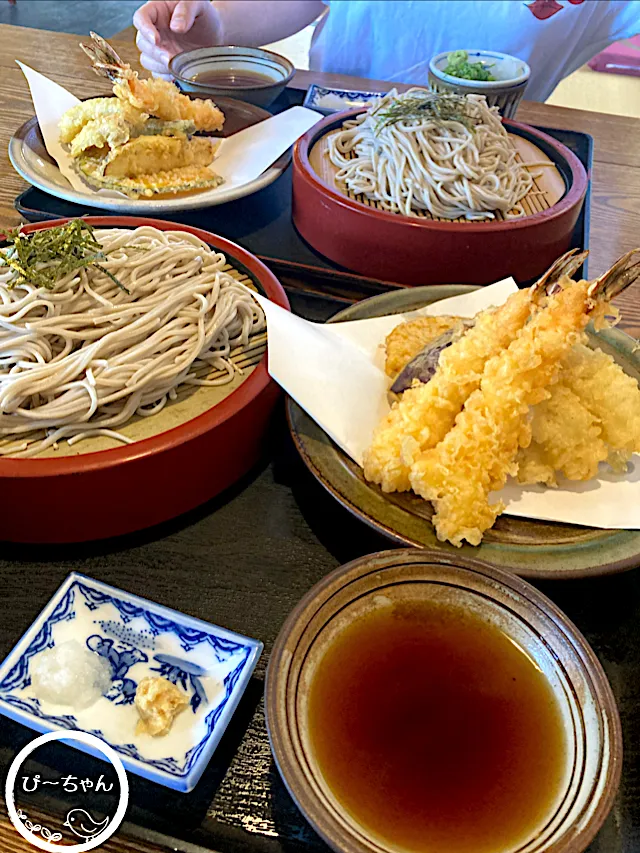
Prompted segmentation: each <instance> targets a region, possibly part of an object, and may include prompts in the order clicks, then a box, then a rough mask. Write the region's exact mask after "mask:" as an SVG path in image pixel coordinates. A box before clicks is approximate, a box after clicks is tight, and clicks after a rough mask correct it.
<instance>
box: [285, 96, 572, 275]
mask: <svg viewBox="0 0 640 853" xmlns="http://www.w3.org/2000/svg"><path fill="white" fill-rule="evenodd" d="M361 112H362V110H361V109H356V110H350V111H348V112H342V113H338V114H335V115H331V116H328V117H327V118H326V119H324V120H323V121H321V122H319V123H318V124H316V125H315V126H314V127H313V128H311V130H309V131H308V132H307V133H306V134H305V135H304V136H302V137H301V138H300V139H299V140H298V142H297V143H296V146H295V149H294V155H293V221H294V223H295V226H296V228H297V229H298V231H299V233H300V234H301V235H302V237H304V239H305V240H306V241H307V242H308V243H310V244H311V246H312V247H313V248H314V249H315V250H316V251H317V252H320V253H321V254H322V255H325V256H326V257H327V258H329V259H330V260H331V261H333V262H334V263H337V264H340V265H342V266H344V267H346V268H347V269H349V270H353V271H354V272H357V273H359V274H361V275H364V276H368V277H371V278H376V279H383V280H386V281H394V282H398V283H400V284H433V283H438V282H443V281H448V282H466V283H470V284H486V283H487V282H491V281H496V280H498V279H500V278H503V277H506V276H509V275H512V276H513V277H514V278H515V279H516V280H517V281H520V282H524V281H528V280H530V279H532V278H535V277H536V276H537V275H539V274H540V273H541V272H542V271H543V270H545V269H547V267H548V266H550V264H551V263H552V262H553V261H554V260H555V259H556V258H558V257H559V256H560V255H562V254H563V253H564V252H566V251H567V250H568V249H569V248H570V246H571V242H572V236H573V232H574V228H575V225H576V222H577V220H578V217H579V215H580V211H581V209H582V205H583V203H584V199H585V195H586V192H587V187H588V183H589V179H588V176H587V173H586V170H585V168H584V166H583V165H582V163H581V162H580V160H579V159H578V158H577V157H576V156H575V154H573V153H572V152H571V151H570V150H569V149H568V148H567V147H566V146H564V145H563V144H562V143H561V142H558V141H557V140H556V139H553V138H552V137H551V136H549V135H547V134H546V133H543V132H542V131H539V130H536V129H535V128H532V127H529V126H528V125H524V124H520V123H518V122H514V121H509V120H506V119H505V120H504V125H505V127H506V129H507V131H508V132H509V134H510V135H511V136H512V137H513V138H514V139H515V140H516V141H517V145H520V143H522V144H523V145H526V146H528V147H529V149H530V150H531V151H534V152H535V151H537V152H538V154H539V155H540V156H541V158H544V160H545V162H546V165H548V166H553V170H554V172H555V173H556V175H557V182H558V184H559V187H560V188H561V189H560V190H559V191H558V192H557V193H555V195H554V196H553V197H552V199H551V201H549V202H548V204H538V203H537V202H535V201H534V203H533V204H532V206H531V207H530V208H529V209H528V215H525V216H522V217H519V218H509V219H504V220H500V221H498V220H496V221H483V222H459V221H456V222H451V221H441V220H440V221H436V220H433V219H430V218H422V217H420V218H419V217H407V216H403V215H399V214H396V213H391V212H388V211H385V210H381V209H377V208H376V207H375V206H373V205H370V204H368V203H363V202H362V201H361V200H359V199H358V198H356V197H353V196H351V197H349V196H348V195H346V194H345V193H343V192H342V191H340V190H339V189H338V188H337V187H336V185H335V184H333V185H332V182H331V181H330V179H329V178H328V176H327V174H325V170H324V169H323V163H326V157H325V156H324V155H325V151H324V150H323V151H322V152H321V153H320V154H318V150H319V149H323V147H326V137H327V135H328V134H329V133H331V132H332V131H335V130H337V129H339V128H340V127H341V126H342V124H343V122H344V121H345V120H346V119H350V118H353V117H354V116H356V115H358V114H359V113H361ZM535 160H536V157H535V156H534V157H533V158H532V159H531V162H535ZM541 168H542V169H543V171H544V167H541ZM549 171H551V170H549Z"/></svg>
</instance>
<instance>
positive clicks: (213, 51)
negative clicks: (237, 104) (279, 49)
mask: <svg viewBox="0 0 640 853" xmlns="http://www.w3.org/2000/svg"><path fill="white" fill-rule="evenodd" d="M243 50H245V51H249V53H247V54H246V55H247V56H249V57H250V58H251V59H256V58H257V57H258V56H260V55H263V56H267V57H271V58H272V59H275V60H276V62H277V64H278V65H280V67H281V68H283V69H284V70H285V71H286V72H287V76H286V77H284V78H283V79H282V80H273V81H271V82H270V83H255V84H252V85H251V86H208V85H204V84H202V83H198V81H197V80H192V79H190V78H189V77H183V76H182V75H181V74H180V73H179V72H178V71H176V67H175V65H176V60H179V59H182V60H184V58H185V57H188V56H190V55H192V54H194V53H200V52H201V51H206V52H207V53H209V54H210V55H211V56H212V57H215V56H218V57H220V58H222V59H224V58H230V57H232V56H237V55H238V54H237V53H234V51H243ZM250 51H254V52H253V53H251V52H250ZM169 71H170V72H171V74H172V75H173V76H174V77H175V78H176V80H179V81H180V82H181V83H186V84H187V85H191V86H193V85H195V86H199V87H200V91H204V90H205V89H209V90H210V91H212V92H215V91H222V90H224V91H225V92H226V91H231V90H233V91H237V92H249V91H251V90H253V89H271V88H273V87H274V86H287V85H288V84H289V83H290V82H291V80H292V78H293V75H294V74H295V73H296V69H295V66H294V64H293V63H292V62H291V60H290V59H287V57H286V56H282V55H281V54H280V53H276V52H275V51H273V50H266V48H264V47H242V46H241V45H237V44H221V45H213V46H212V47H196V48H194V49H193V50H183V51H182V53H176V55H175V56H173V57H172V58H171V59H170V60H169Z"/></svg>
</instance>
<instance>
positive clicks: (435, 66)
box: [429, 50, 531, 118]
mask: <svg viewBox="0 0 640 853" xmlns="http://www.w3.org/2000/svg"><path fill="white" fill-rule="evenodd" d="M530 73H531V70H530V68H529V66H528V65H527V63H526V62H524V60H522V59H517V58H516V57H515V56H509V55H508V54H506V53H498V52H497V51H493V50H447V51H444V52H443V53H438V54H437V55H436V56H434V57H433V59H432V60H431V61H430V63H429V85H430V86H431V88H432V89H434V90H435V91H437V92H455V93H457V94H460V95H468V94H478V95H485V97H486V98H487V103H488V104H489V106H497V107H498V109H499V110H500V114H501V115H502V116H503V117H504V118H513V117H514V116H515V114H516V110H517V109H518V104H519V103H520V101H521V100H522V96H523V95H524V91H525V89H526V86H527V83H528V81H529V75H530Z"/></svg>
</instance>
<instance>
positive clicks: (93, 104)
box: [58, 98, 149, 147]
mask: <svg viewBox="0 0 640 853" xmlns="http://www.w3.org/2000/svg"><path fill="white" fill-rule="evenodd" d="M108 118H111V119H112V120H114V121H115V122H116V123H118V122H120V121H126V122H127V123H128V124H130V125H132V126H133V127H140V126H142V125H143V124H144V123H145V121H146V120H147V119H148V118H149V116H148V115H147V114H146V113H144V112H141V111H140V110H138V109H135V108H134V107H132V106H131V105H130V104H129V103H127V102H126V101H125V102H123V101H119V100H118V99H117V98H91V99H90V100H88V101H82V103H80V104H76V106H75V107H71V109H69V110H67V111H66V113H64V115H63V116H62V118H61V119H60V121H59V123H58V130H59V131H60V142H62V143H63V144H65V145H68V144H70V143H71V141H72V140H73V139H74V137H76V136H77V135H78V134H79V133H80V131H81V130H82V129H83V128H84V127H85V126H86V125H87V124H89V122H92V121H99V120H101V119H102V120H104V119H108ZM96 147H100V146H96Z"/></svg>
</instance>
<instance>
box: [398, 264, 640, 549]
mask: <svg viewBox="0 0 640 853" xmlns="http://www.w3.org/2000/svg"><path fill="white" fill-rule="evenodd" d="M632 254H633V253H629V255H627V256H625V258H623V259H621V261H620V262H619V263H618V264H617V265H616V266H615V267H614V268H613V270H612V271H610V273H608V274H605V276H603V277H601V279H598V280H596V281H595V282H593V283H590V282H587V281H580V282H578V283H572V282H570V281H565V282H562V284H563V285H564V289H563V290H561V291H560V292H559V293H554V294H552V295H551V296H550V297H549V299H548V301H547V304H546V306H545V307H544V308H542V309H541V310H540V311H538V312H537V313H536V314H534V315H533V317H532V319H531V320H530V322H529V323H528V324H527V325H526V326H525V327H524V328H523V329H522V330H521V331H520V333H519V334H518V336H517V337H516V338H515V340H514V341H513V342H512V343H511V344H510V346H509V347H508V348H507V349H506V350H505V351H504V352H502V353H500V354H499V355H497V356H495V357H494V358H492V359H490V360H489V361H488V362H487V364H486V365H485V369H484V372H483V375H482V379H481V381H480V387H479V388H478V390H477V391H475V392H474V393H473V394H472V395H471V396H470V397H469V399H468V400H467V401H466V403H465V407H464V409H463V411H462V412H461V414H460V415H459V416H458V418H457V419H456V423H455V426H454V427H453V429H451V430H450V431H449V432H448V433H447V435H446V437H445V438H444V439H443V440H442V441H441V442H440V443H439V444H438V445H437V446H436V447H435V448H432V449H429V450H427V451H425V452H423V453H422V454H420V456H419V457H418V458H417V459H416V460H415V462H414V464H413V465H412V468H411V473H410V482H411V486H412V488H413V490H414V491H415V492H416V493H417V494H419V495H421V496H422V497H423V498H426V499H427V500H431V501H432V502H433V504H434V506H435V509H436V514H435V516H434V518H433V523H434V525H435V528H436V532H437V534H438V538H440V539H443V540H445V539H446V540H449V541H451V542H452V543H453V544H454V545H461V544H462V541H463V540H466V541H468V542H470V543H471V544H472V545H477V544H479V543H480V541H481V539H482V535H483V533H484V531H485V530H487V529H488V528H489V527H491V526H492V524H493V523H494V521H495V519H496V517H497V515H498V514H499V513H500V512H502V511H503V509H504V504H503V503H502V502H501V501H497V502H496V503H494V504H490V502H489V497H490V494H491V492H493V491H498V490H499V489H501V488H502V487H503V486H504V484H505V483H506V480H507V477H508V476H509V475H510V474H516V473H517V467H518V463H517V454H518V450H519V449H520V448H521V447H527V445H528V444H529V442H530V440H531V423H530V420H529V411H530V408H531V407H532V406H535V405H536V404H539V403H541V402H542V401H543V400H548V399H549V397H550V396H551V395H550V393H549V390H548V388H549V386H550V385H552V384H553V383H554V382H555V381H556V380H557V378H558V374H559V373H560V370H561V367H562V363H563V359H567V358H568V357H569V354H570V353H571V351H572V349H573V347H574V346H575V344H576V343H579V342H580V341H581V340H582V335H583V330H584V327H585V326H586V324H587V322H588V321H589V319H590V317H591V315H592V314H593V313H594V312H595V311H596V310H597V312H598V313H600V314H603V313H604V312H605V310H606V308H605V305H606V304H608V300H609V299H610V298H611V297H612V296H613V295H615V294H616V293H619V292H620V291H621V290H622V289H623V288H624V287H626V286H628V285H629V284H630V283H631V282H632V281H634V280H635V278H636V277H637V276H638V275H639V274H640V270H639V269H638V268H639V267H640V264H635V265H633V266H631V267H629V268H628V269H626V268H625V264H626V262H627V261H628V260H629V258H630V257H631V255H632ZM596 357H597V358H599V356H597V354H596ZM576 358H577V359H578V361H579V360H580V358H584V353H582V352H581V351H580V350H579V351H578V356H577V357H576ZM605 360H606V356H605ZM569 362H571V358H569ZM602 369H605V370H606V367H605V365H604V364H603V365H602ZM580 375H581V379H582V382H583V383H586V382H587V381H588V379H587V377H586V376H585V375H584V373H582V374H581V371H580V369H579V368H578V366H576V367H575V368H574V380H575V382H578V379H579V377H580ZM618 381H619V377H618ZM630 381H631V382H632V383H633V382H634V380H632V379H631V380H630ZM584 390H585V389H584V388H583V389H582V390H581V393H580V399H584V398H585V394H584ZM636 390H637V385H636ZM592 391H594V393H593V394H592V398H593V399H597V398H598V396H599V397H600V399H601V400H604V398H605V397H604V393H603V394H601V395H598V394H595V389H593V388H592ZM605 393H606V392H605ZM586 399H589V396H588V395H586ZM602 408H603V409H604V406H603V407H602ZM602 414H603V415H604V411H603V412H602ZM617 426H618V424H617V419H616V418H615V417H614V423H612V424H611V429H612V430H614V428H615V427H617ZM620 432H621V431H620ZM630 441H631V439H630Z"/></svg>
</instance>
